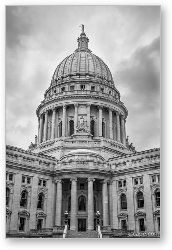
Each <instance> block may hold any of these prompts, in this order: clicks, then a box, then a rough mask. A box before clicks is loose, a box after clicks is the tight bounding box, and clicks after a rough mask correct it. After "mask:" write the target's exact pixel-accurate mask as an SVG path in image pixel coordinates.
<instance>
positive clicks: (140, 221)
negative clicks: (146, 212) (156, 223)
mask: <svg viewBox="0 0 172 250" xmlns="http://www.w3.org/2000/svg"><path fill="white" fill-rule="evenodd" d="M139 230H140V232H144V231H145V221H144V218H141V219H139Z"/></svg>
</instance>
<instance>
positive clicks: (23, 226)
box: [19, 217, 26, 232]
mask: <svg viewBox="0 0 172 250" xmlns="http://www.w3.org/2000/svg"><path fill="white" fill-rule="evenodd" d="M25 223H26V218H23V217H20V222H19V231H21V232H24V231H25Z"/></svg>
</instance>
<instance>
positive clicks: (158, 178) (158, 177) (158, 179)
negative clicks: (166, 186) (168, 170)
mask: <svg viewBox="0 0 172 250" xmlns="http://www.w3.org/2000/svg"><path fill="white" fill-rule="evenodd" d="M157 181H158V182H160V175H159V174H158V175H157Z"/></svg>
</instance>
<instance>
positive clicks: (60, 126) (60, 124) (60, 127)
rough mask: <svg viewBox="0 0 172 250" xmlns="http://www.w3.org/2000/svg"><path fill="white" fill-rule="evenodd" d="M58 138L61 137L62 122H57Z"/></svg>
mask: <svg viewBox="0 0 172 250" xmlns="http://www.w3.org/2000/svg"><path fill="white" fill-rule="evenodd" d="M59 137H62V121H61V122H59Z"/></svg>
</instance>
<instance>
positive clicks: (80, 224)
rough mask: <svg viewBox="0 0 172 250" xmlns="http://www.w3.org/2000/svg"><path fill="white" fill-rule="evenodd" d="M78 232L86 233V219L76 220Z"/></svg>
mask: <svg viewBox="0 0 172 250" xmlns="http://www.w3.org/2000/svg"><path fill="white" fill-rule="evenodd" d="M78 231H82V232H83V231H86V219H78Z"/></svg>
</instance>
